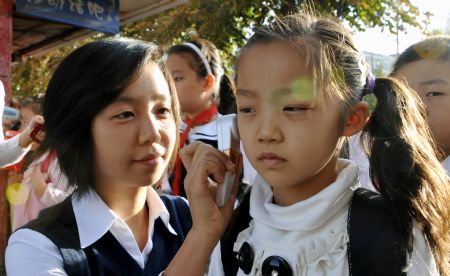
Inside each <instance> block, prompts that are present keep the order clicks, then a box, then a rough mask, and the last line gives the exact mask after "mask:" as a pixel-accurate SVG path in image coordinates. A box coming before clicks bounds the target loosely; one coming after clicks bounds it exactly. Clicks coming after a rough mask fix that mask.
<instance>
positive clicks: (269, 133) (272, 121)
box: [257, 114, 283, 143]
mask: <svg viewBox="0 0 450 276" xmlns="http://www.w3.org/2000/svg"><path fill="white" fill-rule="evenodd" d="M282 137H283V135H282V133H281V130H280V128H279V124H278V123H277V121H276V117H275V116H274V114H267V115H266V116H262V117H261V119H260V120H259V129H258V133H257V138H258V142H260V143H277V142H280V141H281V140H282Z"/></svg>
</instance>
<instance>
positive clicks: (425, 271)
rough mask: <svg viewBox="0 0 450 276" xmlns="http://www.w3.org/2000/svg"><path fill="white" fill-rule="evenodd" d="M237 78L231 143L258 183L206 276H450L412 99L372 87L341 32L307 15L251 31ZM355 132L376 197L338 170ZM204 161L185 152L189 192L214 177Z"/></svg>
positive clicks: (347, 169)
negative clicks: (237, 139)
mask: <svg viewBox="0 0 450 276" xmlns="http://www.w3.org/2000/svg"><path fill="white" fill-rule="evenodd" d="M236 67H237V84H236V85H237V89H236V104H237V112H238V126H239V132H240V135H241V139H242V142H243V146H244V149H245V152H246V153H247V157H248V158H249V160H250V162H251V163H252V165H253V166H254V167H255V169H256V171H257V172H258V175H257V176H256V178H255V180H254V182H253V184H252V189H251V192H250V194H249V195H247V196H245V197H244V200H243V201H242V203H241V206H239V207H238V208H237V209H236V210H235V214H234V216H233V217H232V218H231V222H230V225H229V226H228V229H227V230H226V231H225V234H224V236H223V237H222V239H221V242H220V243H219V245H218V246H217V247H216V249H215V250H214V253H213V257H212V261H211V264H210V275H421V276H422V275H450V267H449V264H450V254H449V253H450V250H449V249H450V247H449V245H450V231H449V230H450V221H449V218H450V208H448V203H449V202H450V185H449V178H448V176H447V174H446V173H445V171H444V170H443V168H442V166H440V162H439V160H438V159H437V157H436V156H437V151H436V147H435V145H434V144H433V142H432V141H433V140H432V139H431V134H430V130H429V127H428V124H427V121H426V116H425V115H426V114H425V109H424V106H423V105H422V103H421V101H420V100H419V99H418V97H417V96H416V94H415V93H414V92H413V91H412V90H410V89H408V88H407V87H406V86H405V85H403V84H402V83H401V82H400V81H398V80H396V79H394V78H378V79H375V78H374V77H373V75H372V74H371V73H370V72H369V71H368V69H367V68H368V66H367V64H366V62H365V61H364V59H363V57H362V53H361V52H360V51H359V50H358V48H357V47H356V45H355V44H354V41H353V38H352V35H351V34H350V32H349V31H348V30H346V29H345V28H344V27H343V26H342V25H341V24H340V23H338V22H336V21H335V20H332V19H326V18H316V17H315V16H313V15H310V14H308V13H303V14H296V15H290V16H286V17H284V18H282V19H279V20H277V21H275V22H274V23H272V24H269V25H268V26H263V27H262V28H261V29H259V30H257V31H256V32H255V34H254V35H253V36H252V37H251V38H250V39H249V40H248V42H247V45H246V46H245V47H244V49H243V50H242V51H241V53H240V56H239V58H238V62H237V66H236ZM370 93H373V94H374V95H375V96H376V98H377V101H378V103H377V106H376V108H375V110H374V112H373V114H372V116H371V117H370V119H369V116H368V104H367V102H365V101H364V100H363V97H364V96H365V95H367V94H370ZM361 130H362V140H363V142H364V144H365V146H366V148H367V152H368V154H369V156H370V168H371V179H372V182H373V183H374V186H375V187H376V189H377V191H378V193H375V192H371V191H369V190H367V189H363V188H360V184H359V180H358V167H357V165H356V164H355V163H354V162H352V161H350V160H346V159H340V158H339V154H340V151H341V147H342V145H343V143H344V141H345V140H346V139H347V137H350V136H352V135H354V134H356V133H358V132H360V131H361ZM205 152H209V153H210V154H209V155H211V156H213V152H214V150H213V149H211V148H207V147H201V146H199V145H198V144H193V145H190V146H188V147H186V148H185V149H184V150H183V151H182V157H183V158H184V159H183V161H186V164H189V168H190V169H188V174H187V177H186V179H187V182H189V183H190V182H192V183H195V182H205V181H206V177H207V176H208V175H210V174H213V173H214V172H213V171H208V170H207V169H206V168H205V166H202V165H201V164H202V162H205V161H203V160H198V159H195V158H193V156H198V155H200V154H202V155H207V154H206V153H205ZM194 153H195V154H194ZM212 159H213V158H212ZM216 159H217V160H215V159H213V160H215V161H209V162H212V163H219V162H220V160H219V159H218V158H216ZM222 170H225V168H223V169H222ZM219 185H220V183H219Z"/></svg>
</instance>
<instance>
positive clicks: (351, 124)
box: [342, 101, 369, 136]
mask: <svg viewBox="0 0 450 276" xmlns="http://www.w3.org/2000/svg"><path fill="white" fill-rule="evenodd" d="M368 118H369V104H368V103H367V102H364V101H362V102H359V103H357V104H355V105H352V106H351V107H350V108H349V110H348V114H347V117H346V118H345V122H344V127H343V130H342V136H352V135H354V134H356V133H358V132H359V131H360V130H361V129H362V128H363V127H364V125H365V124H366V122H367V119H368Z"/></svg>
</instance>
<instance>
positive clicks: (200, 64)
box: [166, 39, 251, 196]
mask: <svg viewBox="0 0 450 276" xmlns="http://www.w3.org/2000/svg"><path fill="white" fill-rule="evenodd" d="M166 63H167V68H168V69H169V71H170V73H171V74H172V78H173V80H174V82H175V86H176V89H177V94H178V99H179V101H180V106H181V111H182V113H183V115H184V116H185V117H184V120H183V124H182V125H181V136H180V137H181V138H180V141H179V144H180V147H183V146H184V145H186V144H190V143H192V142H194V141H202V142H204V143H207V144H209V145H211V146H213V147H215V148H217V128H216V121H215V119H216V118H217V117H218V116H221V115H226V114H230V113H235V109H236V108H235V99H234V93H235V88H234V84H233V82H232V81H231V80H230V79H229V77H228V76H227V75H226V74H224V70H223V64H222V59H221V57H220V52H219V50H218V49H217V48H216V46H215V45H214V44H213V43H211V42H210V41H208V40H206V39H195V40H192V41H189V42H186V43H183V44H179V45H175V46H172V47H171V48H169V50H168V51H167V62H166ZM244 167H245V170H246V171H249V172H251V169H248V168H249V163H248V161H247V160H246V158H244ZM174 173H175V174H174V175H173V176H172V177H171V178H170V182H171V187H172V192H173V194H174V195H182V196H185V189H184V184H183V182H184V177H185V175H186V169H185V168H184V166H183V164H182V163H181V160H180V159H178V160H177V164H176V167H175V172H174ZM249 174H250V173H247V176H248V175H249ZM244 178H245V176H244ZM243 181H244V182H251V180H250V179H248V180H245V179H244V180H243Z"/></svg>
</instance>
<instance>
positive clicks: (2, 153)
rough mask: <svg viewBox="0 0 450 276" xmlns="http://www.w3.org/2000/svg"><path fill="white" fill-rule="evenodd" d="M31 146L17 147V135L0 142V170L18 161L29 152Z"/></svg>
mask: <svg viewBox="0 0 450 276" xmlns="http://www.w3.org/2000/svg"><path fill="white" fill-rule="evenodd" d="M30 148H31V146H29V147H27V148H25V149H24V148H22V147H21V146H20V145H19V135H16V136H14V137H13V138H11V139H9V140H1V141H0V168H3V167H6V166H8V165H12V164H14V163H16V162H18V161H20V160H21V159H22V158H23V157H24V156H25V154H26V153H27V152H28V151H29V150H30Z"/></svg>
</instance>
